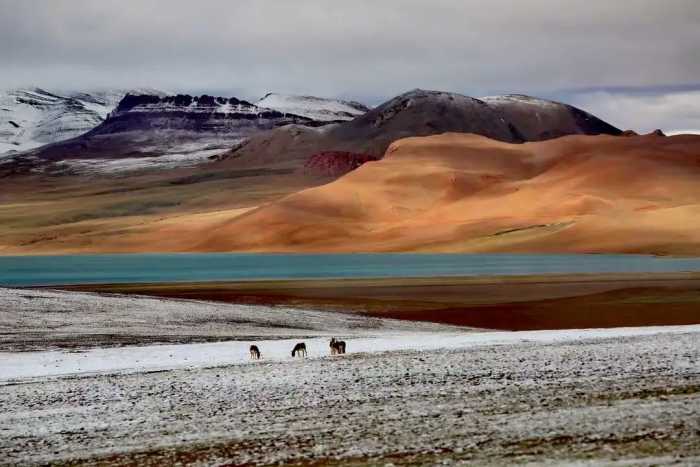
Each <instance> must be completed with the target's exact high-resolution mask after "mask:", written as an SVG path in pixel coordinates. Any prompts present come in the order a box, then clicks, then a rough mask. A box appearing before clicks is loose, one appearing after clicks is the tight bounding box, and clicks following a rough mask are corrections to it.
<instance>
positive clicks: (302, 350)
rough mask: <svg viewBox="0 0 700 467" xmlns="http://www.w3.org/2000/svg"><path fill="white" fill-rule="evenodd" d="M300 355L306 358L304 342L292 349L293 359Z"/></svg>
mask: <svg viewBox="0 0 700 467" xmlns="http://www.w3.org/2000/svg"><path fill="white" fill-rule="evenodd" d="M297 355H299V356H300V357H306V344H305V343H303V342H299V343H298V344H297V345H295V346H294V348H293V349H292V357H296V356H297Z"/></svg>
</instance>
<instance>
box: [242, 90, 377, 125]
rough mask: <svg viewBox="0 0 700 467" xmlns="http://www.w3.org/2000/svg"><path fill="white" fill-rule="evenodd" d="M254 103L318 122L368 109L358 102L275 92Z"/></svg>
mask: <svg viewBox="0 0 700 467" xmlns="http://www.w3.org/2000/svg"><path fill="white" fill-rule="evenodd" d="M255 105H257V106H258V107H265V108H268V109H272V110H277V111H279V112H284V113H291V114H295V115H301V116H302V117H307V118H311V119H313V120H317V121H319V122H332V121H342V120H352V119H353V118H355V117H358V116H360V115H362V114H364V113H366V112H368V111H369V107H367V106H365V105H363V104H360V103H359V102H351V101H343V100H337V99H324V98H321V97H314V96H290V95H284V94H277V93H268V94H267V95H265V97H263V98H262V99H260V100H259V101H258V102H256V103H255Z"/></svg>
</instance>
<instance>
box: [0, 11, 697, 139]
mask: <svg viewBox="0 0 700 467" xmlns="http://www.w3.org/2000/svg"><path fill="white" fill-rule="evenodd" d="M0 11H2V14H1V15H0V70H2V72H1V73H0V87H5V88H6V87H18V86H20V87H21V86H27V85H37V86H42V87H45V88H49V89H55V90H57V89H70V90H73V89H90V88H104V87H120V88H123V87H145V86H147V87H155V88H161V89H164V90H167V91H173V92H177V91H182V92H191V93H201V92H208V93H213V94H220V95H237V96H240V97H247V98H255V97H258V96H261V95H263V94H264V93H266V92H268V91H276V92H284V93H302V94H314V95H321V96H328V97H345V98H354V99H358V100H362V101H364V102H367V103H370V104H376V103H378V102H381V101H382V100H384V99H386V98H388V97H391V96H393V95H396V94H399V93H401V92H403V91H406V90H409V89H412V88H416V87H420V88H427V89H439V90H447V91H454V92H459V93H463V94H467V95H471V96H482V95H488V94H496V93H507V92H517V93H526V94H532V95H538V96H543V97H550V98H556V99H560V100H564V101H566V102H569V103H572V104H574V105H578V106H581V107H583V108H585V109H586V110H589V111H591V112H593V113H596V114H597V115H599V116H600V117H602V118H605V119H607V120H609V121H610V122H611V123H613V124H616V125H618V126H620V127H623V128H633V129H636V130H641V131H648V130H651V129H654V128H657V127H660V128H663V129H665V130H673V129H700V1H698V0H663V1H662V0H625V1H611V0H581V1H578V0H576V1H575V0H430V1H425V0H381V1H378V0H352V1H343V2H340V1H330V0H295V1H290V0H255V1H253V0H247V1H246V0H240V1H239V0H198V1H191V0H186V1H180V0H114V1H113V0H100V1H94V0H0Z"/></svg>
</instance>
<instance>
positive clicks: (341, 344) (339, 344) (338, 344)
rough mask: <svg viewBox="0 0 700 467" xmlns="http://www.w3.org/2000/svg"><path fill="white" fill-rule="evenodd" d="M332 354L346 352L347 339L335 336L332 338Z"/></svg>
mask: <svg viewBox="0 0 700 467" xmlns="http://www.w3.org/2000/svg"><path fill="white" fill-rule="evenodd" d="M330 346H331V355H338V354H344V353H345V341H339V340H338V339H336V338H335V337H333V338H331V344H330Z"/></svg>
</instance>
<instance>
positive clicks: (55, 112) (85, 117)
mask: <svg viewBox="0 0 700 467" xmlns="http://www.w3.org/2000/svg"><path fill="white" fill-rule="evenodd" d="M144 93H148V94H157V95H165V93H162V92H161V91H157V90H154V89H135V90H133V89H110V90H98V91H86V92H83V91H81V92H78V91H63V92H59V91H48V90H45V89H42V88H38V87H30V88H25V89H10V90H5V91H2V90H0V157H2V156H3V155H7V154H8V153H10V152H14V151H25V150H28V149H32V148H35V147H38V146H43V145H44V144H49V143H54V142H57V141H61V140H64V139H68V138H72V137H74V136H78V135H80V134H82V133H85V132H86V131H89V130H91V129H92V128H94V127H95V126H97V125H99V124H100V123H101V122H102V121H104V119H105V118H107V115H108V114H109V113H110V112H111V111H112V110H113V109H114V108H115V107H116V106H117V104H118V103H119V101H120V100H121V99H122V98H123V97H124V96H125V95H126V94H144Z"/></svg>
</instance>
